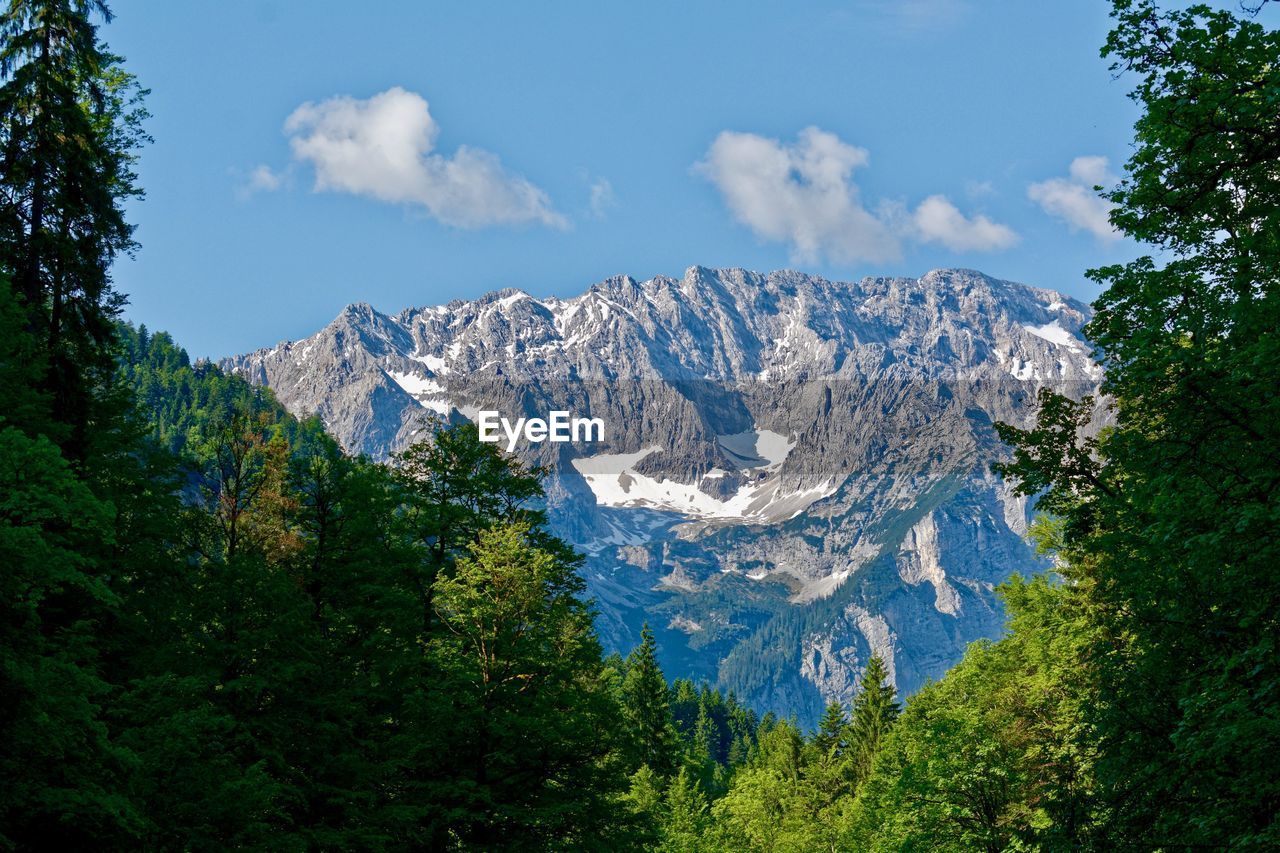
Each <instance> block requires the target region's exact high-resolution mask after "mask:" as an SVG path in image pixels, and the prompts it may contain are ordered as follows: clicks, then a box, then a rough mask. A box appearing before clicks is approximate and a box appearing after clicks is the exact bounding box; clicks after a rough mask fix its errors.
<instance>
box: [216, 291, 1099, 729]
mask: <svg viewBox="0 0 1280 853" xmlns="http://www.w3.org/2000/svg"><path fill="white" fill-rule="evenodd" d="M1088 310H1089V309H1088V308H1087V307H1086V306H1084V305H1082V304H1080V303H1078V302H1076V301H1075V300H1072V299H1068V298H1066V297H1064V296H1062V295H1061V294H1059V293H1056V292H1054V291H1050V290H1042V289H1038V288H1033V287H1028V286H1026V285H1020V284H1014V283H1010V282H1004V281H998V280H994V279H991V278H988V277H987V276H984V275H982V274H981V273H977V272H973V271H968V270H936V271H933V272H930V273H928V274H927V275H925V276H923V277H922V278H920V279H901V278H868V279H864V280H862V281H861V282H858V283H844V282H831V281H827V280H825V279H822V278H818V277H813V276H807V275H803V274H800V273H797V272H791V271H782V272H774V273H770V274H768V275H761V274H758V273H753V272H748V271H746V270H739V269H731V270H710V269H704V268H701V267H694V268H691V269H690V270H688V271H687V272H686V273H685V275H684V276H683V277H682V278H680V279H672V278H665V277H658V278H654V279H651V280H649V281H644V282H637V281H635V280H634V279H632V278H629V277H626V276H622V277H617V278H611V279H608V280H607V281H604V282H601V283H599V284H596V285H593V286H592V287H591V288H590V289H589V290H588V291H587V292H586V293H584V294H582V295H581V296H578V297H574V298H572V299H548V300H537V299H534V298H532V297H530V296H528V295H526V294H524V293H521V292H519V291H511V290H508V291H502V292H499V293H494V294H490V295H488V296H485V297H482V298H481V299H478V300H476V301H474V302H462V301H455V302H451V303H449V304H448V305H445V306H437V307H431V308H420V309H410V310H406V311H403V312H401V313H399V314H397V315H395V316H386V315H382V314H379V313H378V312H376V311H374V310H373V309H372V308H371V307H369V306H368V305H363V304H361V305H353V306H351V307H349V308H347V309H346V310H344V311H343V313H342V314H341V315H340V316H339V317H338V318H337V319H335V320H334V321H333V322H332V323H330V324H329V325H328V326H327V327H326V328H324V329H322V330H321V331H319V332H318V333H316V334H315V335H313V336H311V337H309V338H307V339H305V340H302V341H298V342H286V343H282V344H280V345H278V346H276V347H274V348H272V349H263V350H259V351H257V352H254V353H250V354H248V355H244V356H238V357H235V358H231V359H227V360H226V361H225V362H224V363H223V366H224V367H225V368H226V369H228V370H231V371H234V372H236V373H238V374H240V375H242V376H244V377H246V378H247V379H249V380H250V381H253V382H257V383H261V384H265V385H269V386H271V387H272V388H273V389H274V391H275V392H276V394H277V396H278V397H279V398H280V400H281V401H282V402H283V403H284V404H285V405H286V406H287V407H288V408H289V409H290V411H292V412H294V413H295V414H298V415H308V414H318V415H319V416H320V417H321V418H322V419H323V421H324V423H325V424H326V426H327V427H328V429H329V430H330V432H331V433H332V434H333V435H334V436H336V437H337V439H338V440H339V441H340V442H341V443H342V444H343V445H344V446H345V447H346V448H347V449H349V450H352V451H359V452H365V453H369V454H371V455H373V456H375V457H386V456H388V455H389V454H390V453H392V452H394V451H396V450H398V449H400V448H402V447H404V446H406V445H407V444H408V443H410V442H411V441H413V440H414V439H415V437H420V436H421V434H423V432H424V431H429V430H430V429H432V428H434V426H435V425H436V424H439V423H441V422H444V421H457V420H460V419H462V418H472V419H474V418H475V417H476V416H477V412H478V411H480V410H483V409H488V410H497V411H500V412H502V413H503V414H504V415H505V416H507V417H508V418H510V419H511V420H513V421H514V420H515V419H516V418H517V417H521V416H526V417H546V416H547V414H548V413H549V412H551V411H553V410H557V409H559V410H566V411H569V412H572V413H573V414H574V415H575V416H581V417H595V418H600V419H601V420H602V421H603V422H604V424H605V434H604V439H603V441H599V442H586V441H577V442H566V443H551V442H543V443H527V442H524V443H521V444H520V446H519V448H518V449H517V451H516V452H517V453H519V454H520V455H521V456H522V457H524V458H526V459H528V460H529V461H531V462H535V463H537V464H541V465H544V466H547V467H548V468H549V469H550V471H551V473H550V474H549V476H548V479H547V482H546V487H547V500H548V509H549V512H550V516H551V519H552V522H553V524H554V526H555V528H556V530H557V532H558V533H560V535H562V536H564V537H565V538H567V539H569V540H570V541H572V542H574V543H575V544H576V545H577V546H578V547H579V548H580V549H581V550H582V551H583V552H584V553H586V554H587V555H588V561H587V564H586V567H585V569H584V571H585V573H586V578H587V581H588V584H589V586H590V589H591V591H592V593H593V595H594V596H595V598H596V604H597V609H598V612H599V617H598V625H599V629H600V633H601V636H602V638H603V639H604V641H605V643H606V645H607V646H610V647H613V648H618V649H621V650H626V649H628V648H629V647H630V646H631V645H633V644H634V643H635V642H637V638H638V632H639V626H640V624H641V623H642V622H644V621H648V622H649V623H650V624H651V625H653V626H654V628H655V630H657V631H658V633H659V639H660V641H661V643H662V649H663V663H664V665H665V667H666V670H667V673H668V675H670V676H674V675H686V676H691V677H693V678H695V679H706V680H708V681H710V682H712V683H715V684H718V685H720V686H722V687H725V688H727V689H731V690H734V691H735V692H736V693H737V694H738V696H739V698H742V699H745V700H746V701H748V702H750V703H752V704H753V705H755V706H756V707H758V708H760V709H762V710H764V709H773V710H776V711H779V712H782V713H787V714H789V713H793V712H794V713H797V714H798V715H799V716H800V718H801V720H802V721H804V722H810V721H812V720H814V719H816V717H817V716H818V714H820V712H821V709H822V706H823V705H824V704H825V703H826V702H827V701H829V700H831V699H839V700H842V701H846V702H847V701H849V700H850V699H851V698H852V696H853V694H854V693H855V691H856V686H857V682H858V678H859V677H860V674H861V671H862V668H863V667H864V666H865V663H866V660H867V658H868V657H869V656H870V655H871V654H872V653H878V654H880V655H881V656H882V657H884V658H885V660H886V663H887V664H888V668H889V671H890V673H892V675H893V677H894V679H895V682H896V684H897V685H898V688H899V689H900V690H902V691H904V692H910V691H912V690H914V689H916V688H918V687H919V686H920V685H921V684H922V683H923V682H924V681H925V680H926V679H929V678H936V677H938V676H940V675H941V674H942V673H943V672H944V671H945V670H946V669H947V668H948V667H949V666H951V665H952V664H954V663H955V662H956V661H957V660H958V659H959V657H960V656H961V654H962V653H963V650H964V647H965V645H967V644H968V643H969V642H971V641H972V640H974V639H978V638H980V637H993V636H996V635H998V634H999V632H1000V630H1001V624H1002V618H1003V617H1002V613H1001V611H1000V606H999V602H998V600H997V597H996V596H995V594H994V592H993V587H994V586H995V585H997V584H999V583H1000V582H1002V581H1003V580H1004V579H1005V578H1007V577H1008V576H1009V575H1010V574H1011V573H1012V572H1014V571H1022V572H1028V571H1034V570H1037V569H1041V568H1044V566H1043V564H1042V563H1041V562H1040V561H1039V560H1038V559H1037V558H1036V557H1035V556H1034V554H1033V552H1032V551H1031V549H1030V548H1028V546H1027V545H1026V543H1025V542H1024V541H1023V540H1022V535H1023V534H1024V533H1025V531H1026V524H1027V519H1028V512H1029V507H1028V505H1027V503H1026V501H1025V500H1021V499H1017V498H1014V497H1013V496H1012V494H1011V492H1010V489H1009V488H1008V486H1007V485H1006V484H1004V483H1002V482H1000V481H999V480H998V479H997V478H995V477H994V476H993V475H992V474H990V473H989V468H990V463H991V462H992V461H994V460H996V459H998V458H1000V456H1001V454H1002V453H1003V449H1002V447H1001V446H1000V444H999V442H998V440H997V439H996V437H995V434H994V432H993V430H992V428H991V424H992V422H994V421H1000V420H1002V421H1009V422H1014V423H1026V422H1028V421H1029V419H1030V418H1031V417H1032V414H1033V409H1034V399H1035V393H1036V390H1037V389H1038V388H1039V387H1040V386H1042V385H1046V384H1051V385H1053V386H1054V387H1055V388H1057V389H1058V390H1063V391H1065V392H1066V393H1069V394H1071V395H1072V396H1079V395H1081V394H1085V393H1092V392H1093V391H1095V390H1096V387H1097V384H1098V382H1099V380H1100V378H1101V373H1100V370H1099V368H1098V367H1097V365H1095V364H1094V363H1093V362H1092V361H1091V360H1090V358H1089V355H1088V351H1089V347H1088V344H1087V343H1086V342H1084V341H1083V340H1082V339H1081V338H1080V329H1081V327H1082V326H1083V324H1084V323H1085V322H1086V320H1087V319H1088Z"/></svg>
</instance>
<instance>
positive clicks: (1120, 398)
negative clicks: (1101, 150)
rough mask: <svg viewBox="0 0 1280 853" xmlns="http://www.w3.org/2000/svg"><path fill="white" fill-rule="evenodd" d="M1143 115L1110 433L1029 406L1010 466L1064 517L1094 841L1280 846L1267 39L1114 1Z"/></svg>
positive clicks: (1278, 537) (1277, 349)
mask: <svg viewBox="0 0 1280 853" xmlns="http://www.w3.org/2000/svg"><path fill="white" fill-rule="evenodd" d="M1113 16H1114V18H1115V28H1114V29H1113V31H1112V33H1111V35H1110V36H1109V38H1108V40H1107V44H1106V47H1105V49H1104V55H1106V56H1109V57H1111V58H1112V60H1113V62H1114V64H1113V69H1114V70H1116V71H1118V72H1121V73H1124V74H1128V75H1131V76H1133V77H1135V78H1136V80H1137V83H1136V86H1135V88H1134V90H1133V92H1132V97H1133V99H1134V100H1135V102H1136V103H1137V104H1138V105H1139V106H1140V107H1141V108H1142V111H1143V112H1142V116H1141V118H1140V119H1139V120H1138V122H1137V124H1136V127H1135V131H1136V145H1135V149H1134V154H1133V156H1132V157H1131V159H1130V160H1129V162H1128V164H1127V173H1128V174H1127V177H1126V178H1125V180H1124V181H1123V182H1122V183H1121V184H1120V185H1119V186H1118V187H1116V188H1115V189H1113V190H1112V191H1111V192H1109V193H1108V196H1109V198H1110V200H1111V201H1112V202H1113V203H1114V204H1115V205H1116V206H1115V209H1114V212H1113V214H1112V222H1113V223H1114V224H1115V225H1116V226H1117V227H1118V228H1119V229H1121V230H1122V231H1123V232H1124V233H1126V234H1127V235H1129V236H1131V237H1133V238H1135V239H1136V240H1139V241H1142V242H1144V243H1147V244H1150V245H1153V246H1154V247H1156V248H1157V249H1158V250H1159V259H1158V260H1157V258H1154V257H1142V258H1139V259H1137V260H1135V261H1133V262H1131V263H1128V264H1122V265H1116V266H1110V267H1104V268H1101V269H1097V270H1093V271H1092V272H1091V273H1090V275H1091V276H1092V277H1093V278H1094V279H1095V280H1096V281H1097V282H1099V283H1100V284H1101V285H1103V286H1104V288H1105V290H1104V291H1103V293H1102V295H1101V296H1100V297H1099V299H1098V301H1097V303H1096V306H1095V307H1096V308H1097V313H1096V315H1095V317H1094V319H1093V321H1092V322H1091V323H1090V325H1089V327H1088V328H1087V330H1086V331H1087V333H1088V335H1089V337H1090V339H1091V340H1093V341H1094V342H1095V343H1096V344H1097V347H1098V353H1099V354H1100V355H1101V357H1102V360H1103V362H1104V364H1105V366H1106V369H1107V373H1106V380H1105V387H1104V391H1105V392H1106V394H1107V395H1108V396H1109V398H1110V401H1111V406H1112V408H1113V412H1114V420H1115V426H1114V428H1112V429H1110V430H1108V431H1107V432H1105V433H1103V434H1102V435H1101V436H1100V437H1099V438H1098V439H1097V440H1096V442H1093V443H1090V442H1081V441H1079V440H1078V438H1077V435H1076V428H1077V427H1078V426H1079V425H1081V424H1083V423H1084V422H1085V421H1086V419H1087V413H1086V411H1085V410H1086V408H1087V404H1086V405H1083V406H1078V405H1076V404H1072V403H1070V402H1069V401H1066V400H1064V399H1063V398H1059V397H1055V396H1049V395H1046V396H1042V406H1043V412H1042V416H1041V422H1040V424H1039V425H1037V427H1036V428H1035V429H1033V430H1029V431H1025V430H1017V429H1012V428H1007V427H1006V428H1005V429H1004V430H1003V434H1004V435H1005V437H1006V439H1007V440H1010V441H1012V442H1013V443H1014V444H1015V445H1016V447H1017V454H1016V457H1015V460H1014V463H1013V464H1012V465H1010V466H1008V467H1007V468H1006V469H1005V473H1006V474H1007V475H1008V476H1011V477H1013V478H1016V479H1019V480H1020V481H1021V483H1022V489H1023V491H1024V493H1027V494H1030V493H1034V492H1037V491H1039V490H1041V489H1042V488H1047V489H1048V491H1047V494H1046V495H1045V497H1044V498H1042V506H1045V507H1048V508H1049V509H1051V510H1052V511H1053V512H1055V513H1057V514H1058V515H1059V516H1061V524H1060V526H1059V528H1058V530H1057V533H1056V535H1057V543H1058V545H1059V547H1060V554H1061V556H1062V558H1063V560H1064V567H1063V574H1064V575H1065V576H1066V578H1067V579H1068V581H1069V583H1070V584H1071V585H1072V587H1073V589H1075V590H1076V591H1077V592H1078V594H1079V595H1080V596H1081V598H1082V600H1083V602H1085V604H1084V609H1085V613H1086V614H1087V624H1088V626H1089V633H1088V636H1089V637H1090V645H1089V647H1088V654H1087V655H1086V661H1087V663H1088V665H1089V667H1090V668H1091V672H1092V673H1093V674H1094V675H1095V676H1096V685H1097V690H1098V697H1097V702H1096V705H1095V707H1094V709H1093V712H1092V713H1091V714H1089V717H1088V718H1089V722H1090V724H1091V725H1092V726H1094V727H1095V728H1096V733H1097V737H1098V738H1099V739H1100V743H1101V746H1102V751H1101V755H1100V756H1099V758H1098V761H1097V764H1096V773H1097V781H1098V785H1099V788H1100V798H1101V801H1102V803H1103V809H1104V811H1105V813H1106V821H1105V823H1103V824H1102V825H1100V826H1099V827H1098V835H1097V838H1098V840H1099V843H1108V842H1109V843H1121V844H1123V843H1140V844H1156V845H1167V846H1170V847H1183V846H1216V845H1224V846H1257V847H1267V846H1275V845H1276V844H1277V843H1280V828H1278V827H1277V821H1276V815H1277V809H1276V803H1277V802H1278V801H1280V781H1278V780H1277V777H1276V774H1275V773H1274V772H1273V771H1272V770H1271V769H1270V768H1271V765H1272V764H1273V763H1274V762H1273V760H1272V758H1271V756H1274V755H1275V754H1278V753H1280V702H1278V701H1277V685H1280V657H1278V656H1277V655H1276V636H1277V635H1278V633H1280V632H1278V631H1277V627H1278V626H1277V624H1276V612H1277V609H1276V602H1277V600H1278V599H1280V586H1278V583H1280V582H1278V581H1277V575H1276V572H1275V566H1276V565H1278V564H1280V550H1278V549H1280V502H1277V501H1276V499H1275V495H1276V490H1277V487H1278V486H1280V433H1278V432H1277V430H1276V428H1275V425H1276V423H1277V422H1280V398H1278V397H1277V395H1276V394H1275V387H1276V382H1277V377H1278V376H1280V336H1278V332H1277V330H1278V329H1280V287H1278V286H1277V285H1278V284H1280V281H1278V280H1277V273H1278V271H1280V174H1278V173H1277V171H1276V168H1275V164H1276V162H1277V159H1280V112H1277V110H1276V106H1275V105H1276V103H1277V102H1278V101H1280V33H1276V32H1269V31H1267V30H1265V29H1264V28H1263V27H1262V26H1261V25H1260V24H1258V23H1256V22H1254V21H1250V20H1247V19H1241V18H1239V17H1237V16H1236V15H1233V14H1232V13H1230V12H1227V11H1222V10H1215V9H1212V8H1210V7H1207V6H1203V5H1195V6H1190V7H1187V8H1183V9H1177V10H1174V11H1169V12H1161V11H1160V10H1159V9H1157V8H1156V6H1155V5H1154V4H1153V3H1151V2H1147V0H1117V2H1116V3H1115V10H1114V13H1113Z"/></svg>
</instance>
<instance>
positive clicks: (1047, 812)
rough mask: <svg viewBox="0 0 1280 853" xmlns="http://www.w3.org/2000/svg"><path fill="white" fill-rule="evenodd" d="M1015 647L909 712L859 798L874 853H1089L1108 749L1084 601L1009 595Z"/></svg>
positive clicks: (968, 662)
mask: <svg viewBox="0 0 1280 853" xmlns="http://www.w3.org/2000/svg"><path fill="white" fill-rule="evenodd" d="M1003 593H1004V595H1005V599H1006V602H1007V604H1008V607H1009V610H1010V613H1011V625H1010V628H1011V631H1010V634H1009V636H1008V637H1006V638H1004V639H1002V640H1000V641H999V642H997V643H994V644H988V643H978V644H975V645H974V646H972V647H971V648H970V650H969V652H968V654H967V655H966V656H965V659H964V661H963V662H962V663H961V664H960V665H959V666H957V667H956V668H955V669H953V670H951V671H950V672H948V673H947V676H946V677H945V678H944V679H942V680H941V681H939V682H936V683H933V684H931V685H929V686H927V687H926V688H924V689H923V690H921V691H920V692H919V693H917V694H916V695H915V696H913V697H912V698H911V701H910V702H908V703H907V707H906V710H905V712H904V713H903V715H902V717H901V719H900V720H899V721H898V722H897V724H896V725H895V726H894V727H893V728H892V729H891V731H890V732H889V734H888V735H887V736H886V738H885V740H884V743H883V744H882V747H881V749H880V751H879V753H878V754H877V756H876V758H875V762H874V769H873V770H872V772H871V774H870V777H869V778H868V779H867V780H866V782H865V784H864V785H863V787H862V790H861V791H860V794H859V799H858V803H857V809H856V816H855V821H854V825H855V827H856V829H855V833H854V834H855V837H856V838H857V840H858V841H859V842H860V843H861V844H865V845H866V846H868V847H871V848H874V849H902V848H903V847H914V846H937V847H941V848H944V849H956V850H968V849H973V848H981V849H992V850H1002V849H1005V848H1006V847H1008V846H1010V845H1027V846H1030V847H1040V848H1049V849H1058V848H1064V849H1065V848H1073V847H1075V848H1078V847H1080V846H1084V845H1085V843H1086V841H1087V839H1088V833H1089V830H1090V821H1091V819H1092V817H1093V814H1094V803H1093V800H1092V795H1093V790H1092V787H1091V785H1090V779H1091V770H1092V766H1093V762H1094V761H1095V759H1096V744H1095V741H1094V738H1093V735H1092V731H1091V729H1090V727H1089V725H1088V723H1087V722H1086V720H1085V711H1086V709H1087V707H1088V706H1089V704H1090V703H1089V702H1088V697H1089V696H1090V694H1089V692H1088V685H1087V679H1086V677H1085V675H1084V666H1083V659H1084V653H1085V647H1086V643H1085V637H1086V636H1087V634H1086V627H1085V625H1084V622H1083V618H1082V611H1081V607H1080V604H1079V602H1078V600H1077V595H1076V593H1075V592H1074V591H1073V590H1070V589H1067V588H1064V587H1061V586H1054V585H1052V584H1051V583H1050V582H1048V581H1047V580H1046V579H1044V578H1038V579H1036V580H1034V581H1031V582H1025V581H1022V580H1020V579H1018V578H1015V579H1014V580H1013V581H1011V582H1010V583H1009V584H1008V585H1006V587H1005V588H1004V589H1003Z"/></svg>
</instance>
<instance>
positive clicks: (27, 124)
mask: <svg viewBox="0 0 1280 853" xmlns="http://www.w3.org/2000/svg"><path fill="white" fill-rule="evenodd" d="M93 16H101V17H102V18H105V19H107V20H109V19H110V11H109V10H108V8H107V5H106V4H105V3H104V2H102V0H74V2H73V0H10V2H9V3H8V9H7V11H6V12H5V14H4V16H3V17H2V18H0V78H3V83H2V84H0V183H2V184H3V185H4V186H5V188H6V192H5V193H4V194H3V201H2V202H0V269H4V270H5V271H7V272H8V273H9V274H10V275H11V276H12V278H13V285H14V287H15V289H16V292H17V294H18V296H19V299H20V302H21V304H22V306H23V308H24V310H25V312H26V323H27V327H28V328H29V329H30V330H31V331H32V332H33V333H34V334H35V335H36V336H37V338H38V339H39V340H40V342H41V345H42V356H43V358H42V360H41V363H42V367H43V369H44V371H45V376H44V377H43V379H42V385H43V386H44V387H45V388H47V389H48V390H49V391H50V395H51V396H50V400H51V406H52V412H51V414H52V416H53V420H54V421H55V422H57V423H60V424H63V425H65V426H66V428H67V432H66V438H65V441H64V443H65V444H66V446H67V448H68V450H69V451H70V452H71V454H72V455H73V456H75V457H81V456H83V455H84V454H85V452H87V445H88V442H89V441H90V438H91V436H90V435H88V433H87V427H88V424H89V420H90V417H91V416H92V411H93V409H94V408H95V406H96V405H97V404H98V398H99V396H100V394H101V391H102V389H103V387H104V386H105V384H106V383H108V382H109V381H110V376H111V373H112V372H113V370H114V360H113V356H114V348H115V324H114V318H115V316H116V314H117V313H118V311H119V307H120V304H121V301H122V300H121V297H120V296H119V295H118V294H116V293H115V292H114V291H113V289H112V286H111V276H110V267H111V263H112V261H113V260H114V259H115V258H116V257H117V256H118V255H119V254H121V253H124V252H129V251H131V250H132V249H133V248H134V242H133V226H132V225H130V224H129V223H128V221H127V220H126V218H125V211H124V206H125V203H126V202H127V201H128V200H129V199H132V198H137V197H140V196H141V191H140V190H139V189H138V188H137V186H136V185H135V180H136V176H135V174H134V172H133V168H134V158H135V154H134V151H135V149H136V148H137V146H138V145H139V144H140V143H141V142H143V141H144V140H145V134H144V133H143V131H142V129H141V122H142V121H143V119H144V118H145V112H144V111H143V110H142V109H141V107H140V106H139V104H138V99H139V97H140V93H139V92H138V91H137V87H136V85H135V84H134V82H133V79H132V77H130V75H128V74H127V73H126V72H124V71H123V70H122V69H121V68H120V66H119V63H118V60H117V58H116V57H114V56H112V55H111V54H110V53H109V52H108V51H107V50H106V48H105V46H104V45H103V44H102V43H101V42H100V41H99V39H98V35H97V26H96V25H95V24H94V22H93V20H92V18H93Z"/></svg>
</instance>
